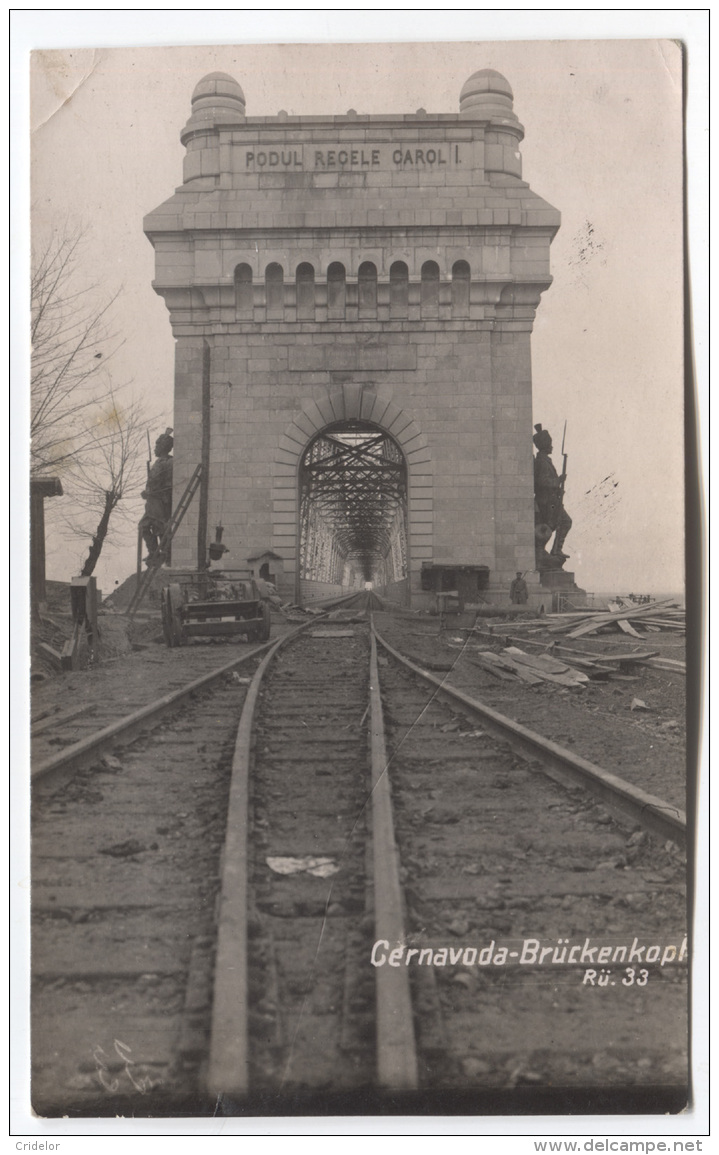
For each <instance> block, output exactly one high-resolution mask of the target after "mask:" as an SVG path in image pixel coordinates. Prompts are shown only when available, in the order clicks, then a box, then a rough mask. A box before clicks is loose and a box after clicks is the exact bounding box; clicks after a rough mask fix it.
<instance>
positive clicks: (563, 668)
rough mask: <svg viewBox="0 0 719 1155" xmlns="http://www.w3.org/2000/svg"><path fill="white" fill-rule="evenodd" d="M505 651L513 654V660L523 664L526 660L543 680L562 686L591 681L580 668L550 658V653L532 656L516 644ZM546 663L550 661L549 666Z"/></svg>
mask: <svg viewBox="0 0 719 1155" xmlns="http://www.w3.org/2000/svg"><path fill="white" fill-rule="evenodd" d="M504 653H505V654H511V656H512V659H513V661H514V662H516V663H519V664H522V663H523V662H526V664H527V665H529V666H531V668H532V672H533V673H534V674H538V675H539V677H540V678H541V679H542V681H546V682H555V683H557V684H559V685H561V686H576V685H579V684H580V683H584V682H588V681H589V678H588V677H587V675H586V674H583V673H581V672H580V671H579V670H574V669H572V668H571V667H570V666H568V665H566V664H565V663H564V662H558V661H557V659H556V658H550V657H549V655H548V654H539V655H538V656H537V657H531V656H530V655H529V654H524V653H522V651H521V650H518V649H516V647H514V646H510V647H509V648H508V649H507V650H505V651H504ZM544 663H549V667H547V666H546V665H545V664H544ZM556 667H558V668H556Z"/></svg>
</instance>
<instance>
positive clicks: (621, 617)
mask: <svg viewBox="0 0 719 1155" xmlns="http://www.w3.org/2000/svg"><path fill="white" fill-rule="evenodd" d="M562 617H563V618H564V619H569V620H563V621H562V622H561V623H559V624H557V625H551V626H549V633H550V634H566V635H567V637H568V638H581V637H584V636H585V635H586V634H595V633H600V632H601V633H607V632H610V631H614V630H615V628H616V629H618V630H621V631H622V632H623V633H626V634H631V636H632V637H636V638H641V637H643V636H644V632H649V633H652V632H656V631H658V630H670V631H672V632H673V633H677V634H684V632H685V630H686V613H685V611H684V610H683V609H681V608H680V607H679V606H678V605H677V603H676V602H675V601H674V600H673V599H672V598H665V599H664V600H663V601H660V602H648V603H647V604H646V605H639V606H638V605H634V604H632V603H629V604H627V603H625V602H622V600H621V599H619V598H618V599H617V600H616V601H612V602H610V603H609V610H608V611H607V612H603V611H593V612H592V613H588V614H584V615H577V614H567V615H564V614H563V615H562ZM640 631H641V632H640Z"/></svg>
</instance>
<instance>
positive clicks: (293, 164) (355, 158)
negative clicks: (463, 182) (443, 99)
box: [244, 142, 464, 172]
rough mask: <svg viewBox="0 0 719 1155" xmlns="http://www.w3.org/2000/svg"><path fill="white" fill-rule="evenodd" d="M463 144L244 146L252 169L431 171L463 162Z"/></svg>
mask: <svg viewBox="0 0 719 1155" xmlns="http://www.w3.org/2000/svg"><path fill="white" fill-rule="evenodd" d="M463 147H464V146H463V145H461V144H454V143H452V144H447V143H446V142H444V143H442V144H425V145H423V146H422V147H421V148H419V147H418V146H417V145H413V146H412V147H411V148H409V147H406V146H401V147H393V146H392V145H379V146H378V147H376V148H373V147H371V146H370V145H366V146H365V147H359V148H352V147H349V146H348V147H343V146H340V145H337V146H336V147H332V148H325V147H322V148H317V147H315V146H312V145H300V146H299V147H292V148H272V147H270V146H269V145H267V146H265V145H262V144H259V145H255V146H254V147H253V148H251V149H249V148H248V149H245V150H244V168H245V171H248V172H264V171H267V170H273V171H285V172H286V171H288V170H289V171H291V170H295V171H296V170H301V171H304V172H333V171H335V172H336V171H342V170H349V171H356V172H362V171H365V172H366V171H368V170H372V169H375V170H376V169H390V170H398V169H399V170H403V169H404V170H410V171H413V172H414V171H428V170H429V171H431V170H438V169H441V168H446V167H448V166H449V167H455V166H459V165H461V164H462V149H463Z"/></svg>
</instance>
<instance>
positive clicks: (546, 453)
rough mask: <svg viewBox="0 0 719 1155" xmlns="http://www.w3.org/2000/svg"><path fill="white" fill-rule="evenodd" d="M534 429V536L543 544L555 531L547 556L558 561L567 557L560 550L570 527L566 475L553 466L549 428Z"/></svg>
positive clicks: (540, 544)
mask: <svg viewBox="0 0 719 1155" xmlns="http://www.w3.org/2000/svg"><path fill="white" fill-rule="evenodd" d="M535 429H536V430H537V432H536V433H535V434H534V437H533V438H532V440H533V442H534V444H535V445H536V447H537V456H536V457H535V458H534V507H535V514H534V517H535V522H536V530H535V537H536V540H537V543H538V545H539V546H540V547H543V546H544V545H546V543H547V542H548V541H549V538H550V537H551V536H552V533H554V532H555V531H556V536H555V538H554V544H553V545H552V548H551V550H550V554H549V556H550V557H552V558H554V559H555V560H556V562H558V563H560V565H561V562H563V561H565V560H566V558H567V554H566V553H563V552H562V546H563V545H564V539H565V538H566V536H567V534H568V533H569V531H570V529H571V528H572V519H571V517H570V516H569V514H568V513H567V511H566V510H565V508H564V483H565V481H566V480H567V475H566V473H562V476H561V477H560V476H559V474H558V473H557V471H556V469H555V468H554V463H553V462H552V458H551V453H552V438H551V435H550V433H549V431H548V430H546V429H542V426H541V425H535Z"/></svg>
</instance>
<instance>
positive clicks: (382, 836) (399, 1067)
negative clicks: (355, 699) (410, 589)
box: [370, 634, 418, 1091]
mask: <svg viewBox="0 0 719 1155" xmlns="http://www.w3.org/2000/svg"><path fill="white" fill-rule="evenodd" d="M371 642H372V649H371V653H370V753H371V787H372V862H373V877H372V882H373V893H374V924H375V942H377V941H379V940H382V941H384V942H385V943H386V945H387V949H388V950H389V949H390V948H395V947H398V946H403V945H404V944H405V943H406V941H407V939H406V936H405V926H404V903H403V900H402V886H401V883H400V878H399V852H398V849H397V843H396V840H395V836H394V818H393V814H392V795H391V793H390V785H389V775H388V773H387V766H388V761H389V760H388V758H387V745H386V742H385V734H384V719H383V716H382V698H381V694H380V686H379V671H378V668H377V642H376V639H375V637H374V634H373V635H372V639H371ZM375 991H376V996H377V1002H376V1006H377V1081H378V1083H379V1085H380V1086H381V1087H386V1088H389V1089H391V1090H395V1091H411V1090H415V1089H416V1087H417V1083H418V1072H417V1050H416V1044H415V1036H414V1020H413V1018H412V995H411V992H410V986H409V971H408V969H407V967H394V966H389V967H378V968H377V969H376V971H375Z"/></svg>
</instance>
